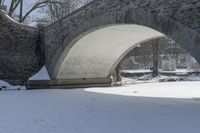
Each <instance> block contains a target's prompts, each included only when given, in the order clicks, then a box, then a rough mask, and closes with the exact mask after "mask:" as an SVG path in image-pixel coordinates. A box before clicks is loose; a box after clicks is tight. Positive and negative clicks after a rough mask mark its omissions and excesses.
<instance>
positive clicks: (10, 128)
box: [0, 82, 200, 133]
mask: <svg viewBox="0 0 200 133" xmlns="http://www.w3.org/2000/svg"><path fill="white" fill-rule="evenodd" d="M136 96H137V97H136ZM166 97H167V98H166ZM181 98H187V99H181ZM198 98H200V82H175V83H148V84H136V85H132V86H128V87H115V88H88V89H76V90H32V91H27V90H21V91H1V92H0V133H198V132H199V131H200V126H199V123H200V100H199V99H198Z"/></svg>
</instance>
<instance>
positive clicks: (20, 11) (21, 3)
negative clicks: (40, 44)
mask: <svg viewBox="0 0 200 133" xmlns="http://www.w3.org/2000/svg"><path fill="white" fill-rule="evenodd" d="M22 18H23V0H20V10H19V22H20V23H22V21H23V20H22Z"/></svg>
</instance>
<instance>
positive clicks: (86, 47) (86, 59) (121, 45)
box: [57, 24, 164, 79]
mask: <svg viewBox="0 0 200 133" xmlns="http://www.w3.org/2000/svg"><path fill="white" fill-rule="evenodd" d="M163 36H164V35H163V34H162V33H160V32H157V31H155V30H153V29H150V28H148V27H145V26H140V25H133V24H130V25H127V24H124V25H112V26H107V27H104V28H101V29H98V30H96V31H93V32H91V33H89V34H87V35H85V36H83V37H82V38H81V39H80V40H79V41H77V42H76V43H75V44H74V45H73V47H72V48H71V49H70V51H69V52H68V54H67V55H66V57H65V59H64V61H63V63H62V65H61V67H60V69H59V72H58V75H57V79H79V78H86V79H87V78H108V77H109V76H110V73H111V72H112V71H113V69H114V68H115V67H116V66H117V64H118V63H119V62H120V60H121V59H122V58H123V57H124V56H125V55H126V54H127V53H128V52H130V51H131V50H132V49H133V48H134V47H135V46H137V45H138V44H141V43H144V42H147V41H150V40H153V39H156V38H160V37H163Z"/></svg>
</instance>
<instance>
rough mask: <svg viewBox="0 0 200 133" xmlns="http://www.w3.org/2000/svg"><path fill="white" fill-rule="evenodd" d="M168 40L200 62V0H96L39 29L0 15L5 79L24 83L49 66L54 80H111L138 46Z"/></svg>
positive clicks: (0, 39)
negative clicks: (131, 51) (119, 66)
mask: <svg viewBox="0 0 200 133" xmlns="http://www.w3.org/2000/svg"><path fill="white" fill-rule="evenodd" d="M163 36H168V37H169V38H171V39H173V40H174V41H176V42H177V43H179V44H180V46H181V47H182V48H184V49H185V50H186V51H187V52H189V53H190V54H191V55H192V56H193V57H194V58H195V59H196V60H197V61H198V62H200V1H199V0H94V1H92V2H90V3H89V4H87V5H85V6H83V7H82V8H80V9H78V10H76V11H75V12H72V13H71V14H69V15H67V16H65V17H64V18H62V19H60V20H58V21H56V22H54V23H52V24H50V25H48V26H45V27H40V28H32V27H27V26H23V25H20V24H18V23H16V22H14V21H13V20H11V19H10V18H9V17H8V16H7V15H6V13H5V12H3V11H1V13H0V49H1V52H0V54H1V57H0V58H1V61H0V67H1V69H0V78H1V79H9V80H21V81H25V80H27V79H28V77H30V76H31V75H33V74H35V73H36V72H37V71H38V70H39V69H40V68H41V66H43V65H44V64H45V65H46V67H47V70H48V72H49V75H50V77H51V78H52V79H55V80H66V79H77V80H80V82H81V80H88V82H90V81H91V82H92V81H94V79H109V78H110V77H111V75H112V74H113V73H114V69H115V67H116V66H117V64H118V63H119V61H120V60H121V59H122V58H123V57H124V56H125V55H126V54H127V53H128V52H129V51H130V50H132V49H133V48H134V47H136V46H137V45H138V44H141V43H146V42H148V41H152V40H156V39H159V38H161V37H163Z"/></svg>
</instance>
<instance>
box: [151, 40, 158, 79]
mask: <svg viewBox="0 0 200 133" xmlns="http://www.w3.org/2000/svg"><path fill="white" fill-rule="evenodd" d="M152 46H153V75H154V76H158V73H159V72H158V59H159V40H155V41H153V44H152Z"/></svg>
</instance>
